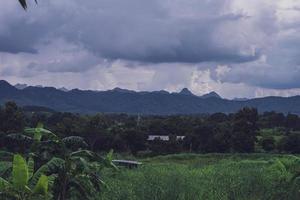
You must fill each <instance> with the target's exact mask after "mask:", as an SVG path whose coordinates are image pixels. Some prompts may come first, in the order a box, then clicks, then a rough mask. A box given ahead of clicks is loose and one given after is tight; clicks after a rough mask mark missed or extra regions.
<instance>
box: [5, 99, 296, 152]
mask: <svg viewBox="0 0 300 200" xmlns="http://www.w3.org/2000/svg"><path fill="white" fill-rule="evenodd" d="M33 110H34V109H30V111H29V110H28V109H24V108H21V107H18V106H17V105H16V104H15V103H14V102H7V103H6V104H5V105H4V106H2V107H1V108H0V148H1V149H9V150H10V151H13V152H24V151H26V149H28V145H30V144H26V143H24V141H22V140H18V138H11V137H7V135H9V134H12V133H22V131H23V130H24V128H25V127H35V126H36V125H37V124H38V123H40V122H41V123H43V124H44V125H45V127H46V128H47V129H49V130H51V131H53V132H55V133H56V134H57V135H59V136H60V137H68V136H80V137H82V138H84V139H85V141H86V142H87V143H88V145H89V148H90V149H91V150H93V151H97V152H101V151H108V150H110V149H114V150H115V151H117V152H129V153H132V154H135V155H136V154H143V153H149V154H168V153H179V152H197V153H212V152H218V153H228V152H241V153H251V152H257V151H259V152H261V151H262V152H277V153H299V152H300V134H299V132H298V131H300V118H299V116H298V115H294V114H287V115H284V114H282V113H276V112H265V113H262V114H259V113H258V111H257V110H256V109H255V108H248V107H246V108H243V109H241V110H239V111H238V112H236V113H232V114H224V113H215V114H211V115H204V114H202V115H172V116H139V115H127V114H96V115H80V114H75V113H62V112H53V111H51V110H49V111H48V110H43V109H35V110H34V111H33ZM149 135H168V136H169V138H170V139H169V141H162V140H158V139H156V140H154V141H148V140H147V138H148V136H149ZM176 136H185V137H184V139H180V140H178V139H177V138H176Z"/></svg>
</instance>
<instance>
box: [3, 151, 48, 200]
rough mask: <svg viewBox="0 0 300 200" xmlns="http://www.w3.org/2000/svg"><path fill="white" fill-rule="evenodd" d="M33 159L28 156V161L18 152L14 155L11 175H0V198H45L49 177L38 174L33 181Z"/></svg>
mask: <svg viewBox="0 0 300 200" xmlns="http://www.w3.org/2000/svg"><path fill="white" fill-rule="evenodd" d="M34 176H35V174H34V161H33V159H32V158H31V157H30V158H29V159H28V162H26V160H25V159H24V158H23V157H22V156H21V155H19V154H16V155H14V157H13V162H12V174H11V177H8V178H6V179H5V178H4V177H0V197H1V199H16V200H30V199H34V198H43V199H47V198H48V196H49V193H48V187H49V179H48V177H47V176H45V175H43V174H40V175H39V178H38V179H37V182H36V183H33V177H34Z"/></svg>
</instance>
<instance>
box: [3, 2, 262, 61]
mask: <svg viewBox="0 0 300 200" xmlns="http://www.w3.org/2000/svg"><path fill="white" fill-rule="evenodd" d="M191 2H192V3H193V4H194V7H195V8H196V9H195V10H185V9H181V8H180V6H181V5H183V3H182V2H180V1H174V3H173V4H174V5H173V4H170V2H169V1H166V0H163V1H158V0H154V1H148V0H130V1H123V0H97V1H96V0H92V1H87V2H86V1H84V3H83V1H82V0H64V1H58V0H53V1H45V2H41V4H40V5H39V6H38V7H37V8H32V9H30V11H29V12H28V13H26V14H23V13H22V14H17V15H18V16H17V17H13V18H12V19H9V15H10V14H11V13H7V14H8V15H7V19H8V21H7V22H6V23H5V32H4V34H3V33H2V34H0V42H1V46H0V51H2V52H10V53H19V52H27V53H36V52H37V51H38V50H39V49H38V47H37V46H38V45H39V44H40V43H41V42H43V41H51V40H53V39H54V38H63V39H65V40H66V41H68V42H70V43H72V44H78V45H80V46H83V47H84V48H86V49H87V50H89V51H90V52H93V54H95V55H98V56H99V57H102V58H107V59H113V60H114V59H123V60H131V61H140V62H149V63H166V62H183V63H198V62H210V61H211V62H213V61H216V62H226V63H227V62H229V63H230V62H234V63H235V62H248V61H252V60H256V59H257V58H258V57H259V52H254V53H253V52H251V53H249V52H248V53H245V48H246V49H247V48H248V47H247V46H246V47H245V46H240V45H239V44H234V45H233V44H230V43H227V41H226V40H228V38H224V37H222V32H221V31H220V28H221V27H222V26H223V24H224V23H235V22H237V21H239V20H246V17H245V16H243V15H241V14H233V13H226V14H223V13H224V12H223V9H224V7H225V6H226V2H227V1H219V0H217V1H191ZM197 9H199V10H197ZM174 12H178V13H179V15H174ZM199 13H200V14H199ZM14 14H15V13H14ZM189 15H191V16H189ZM193 15H194V16H193ZM216 31H220V33H219V34H217V33H216Z"/></svg>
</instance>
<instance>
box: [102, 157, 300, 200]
mask: <svg viewBox="0 0 300 200" xmlns="http://www.w3.org/2000/svg"><path fill="white" fill-rule="evenodd" d="M299 170H300V159H299V158H298V157H296V156H284V155H278V156H275V155H273V156H272V155H258V154H257V155H253V154H239V155H232V154H225V155H224V154H211V155H197V154H179V155H171V156H170V155H169V156H159V157H154V158H151V159H145V160H144V166H143V167H141V168H139V169H137V170H125V169H124V170H121V171H120V172H119V173H117V174H115V175H114V176H112V174H111V173H110V172H109V171H107V172H106V173H105V176H104V180H105V181H106V182H107V184H108V185H109V187H108V188H107V189H105V190H104V192H103V194H102V198H103V199H109V200H112V199H116V200H117V199H122V200H126V199H130V200H132V199H136V200H143V199H145V200H147V199H156V200H160V199H161V200H168V199H170V200H178V199H182V200H189V199H190V200H197V199H200V200H202V199H208V200H210V199H211V200H215V199H222V200H227V199H228V200H231V199H235V200H251V199H253V200H266V199H286V200H293V199H295V200H296V199H299V197H300V196H299V195H300V193H299V189H300V187H299V186H300V185H299V183H300V182H299V181H300V179H299ZM296 177H298V178H296Z"/></svg>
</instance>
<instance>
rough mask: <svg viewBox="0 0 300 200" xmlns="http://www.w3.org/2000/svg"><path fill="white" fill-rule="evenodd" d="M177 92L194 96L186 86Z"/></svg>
mask: <svg viewBox="0 0 300 200" xmlns="http://www.w3.org/2000/svg"><path fill="white" fill-rule="evenodd" d="M178 94H183V95H192V96H194V94H193V93H192V92H191V91H190V90H189V89H188V88H183V89H182V90H181V91H180V92H179V93H178Z"/></svg>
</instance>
